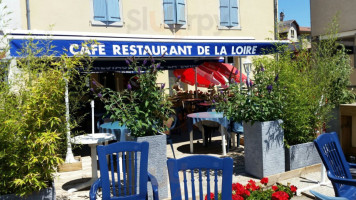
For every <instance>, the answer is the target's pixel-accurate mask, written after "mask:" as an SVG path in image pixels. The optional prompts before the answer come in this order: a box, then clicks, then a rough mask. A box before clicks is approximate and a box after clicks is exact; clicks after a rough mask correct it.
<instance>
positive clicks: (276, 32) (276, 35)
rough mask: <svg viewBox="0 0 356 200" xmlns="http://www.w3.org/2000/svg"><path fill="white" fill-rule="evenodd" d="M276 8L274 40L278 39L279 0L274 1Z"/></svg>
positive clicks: (274, 7)
mask: <svg viewBox="0 0 356 200" xmlns="http://www.w3.org/2000/svg"><path fill="white" fill-rule="evenodd" d="M273 3H274V6H273V10H274V39H275V40H277V39H278V0H273Z"/></svg>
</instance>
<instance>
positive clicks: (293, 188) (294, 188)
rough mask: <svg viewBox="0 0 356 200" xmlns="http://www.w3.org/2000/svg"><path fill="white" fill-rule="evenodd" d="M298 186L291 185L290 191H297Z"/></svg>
mask: <svg viewBox="0 0 356 200" xmlns="http://www.w3.org/2000/svg"><path fill="white" fill-rule="evenodd" d="M297 189H298V188H297V187H295V186H294V185H291V186H290V191H292V192H293V193H295V192H297Z"/></svg>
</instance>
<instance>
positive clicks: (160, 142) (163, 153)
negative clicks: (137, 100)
mask: <svg viewBox="0 0 356 200" xmlns="http://www.w3.org/2000/svg"><path fill="white" fill-rule="evenodd" d="M126 140H127V141H137V142H144V141H146V142H148V143H149V153H148V172H149V173H151V174H152V175H153V176H155V177H156V179H157V181H158V194H159V199H165V198H168V185H169V182H168V171H167V146H166V145H167V136H166V135H165V134H159V135H155V136H145V137H138V138H132V137H131V136H127V137H126ZM147 191H148V194H149V197H148V199H153V197H152V195H151V194H152V187H151V183H148V186H147Z"/></svg>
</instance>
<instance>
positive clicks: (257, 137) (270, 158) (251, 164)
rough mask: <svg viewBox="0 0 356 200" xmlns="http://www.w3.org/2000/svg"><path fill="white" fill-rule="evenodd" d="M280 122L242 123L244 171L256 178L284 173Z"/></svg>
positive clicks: (282, 137) (282, 136)
mask: <svg viewBox="0 0 356 200" xmlns="http://www.w3.org/2000/svg"><path fill="white" fill-rule="evenodd" d="M281 123H282V120H276V121H268V122H255V123H254V124H253V125H251V123H244V147H245V171H246V172H247V173H248V174H251V175H253V176H255V177H257V178H263V177H266V176H270V175H273V174H278V173H282V172H285V156H284V142H283V139H284V132H283V129H282V127H281V126H280V125H281Z"/></svg>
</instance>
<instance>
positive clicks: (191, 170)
mask: <svg viewBox="0 0 356 200" xmlns="http://www.w3.org/2000/svg"><path fill="white" fill-rule="evenodd" d="M190 177H191V185H192V198H193V200H195V184H194V170H193V169H190Z"/></svg>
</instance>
